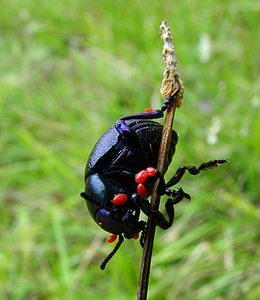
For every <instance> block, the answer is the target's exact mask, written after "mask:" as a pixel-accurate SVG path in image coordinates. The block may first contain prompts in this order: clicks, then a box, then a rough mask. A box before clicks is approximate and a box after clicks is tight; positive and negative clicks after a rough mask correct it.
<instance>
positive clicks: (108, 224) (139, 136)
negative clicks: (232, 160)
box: [81, 97, 226, 270]
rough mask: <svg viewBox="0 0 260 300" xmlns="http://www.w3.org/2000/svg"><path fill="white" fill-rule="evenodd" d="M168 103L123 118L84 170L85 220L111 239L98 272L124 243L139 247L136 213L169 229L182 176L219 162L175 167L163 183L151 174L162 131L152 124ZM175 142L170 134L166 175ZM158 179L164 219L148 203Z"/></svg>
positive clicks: (181, 192) (100, 142) (181, 196)
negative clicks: (134, 241) (88, 218)
mask: <svg viewBox="0 0 260 300" xmlns="http://www.w3.org/2000/svg"><path fill="white" fill-rule="evenodd" d="M171 101H172V99H171V98H170V97H169V98H167V99H166V101H165V103H164V104H163V105H162V107H161V109H160V110H149V109H148V110H147V111H146V112H144V113H139V114H134V115H129V116H124V117H122V118H120V119H119V120H118V121H117V122H116V123H115V125H114V126H113V127H111V128H110V129H108V130H107V131H106V132H105V133H104V134H103V135H102V137H101V138H100V139H99V140H98V142H97V143H96V145H95V146H94V148H93V150H92V152H91V154H90V156H89V159H88V162H87V165H86V168H85V191H84V192H83V193H81V196H82V197H83V198H84V199H85V200H86V204H87V207H88V210H89V213H90V215H91V217H92V218H93V219H94V221H95V222H96V223H97V224H98V225H99V226H100V227H101V228H102V229H104V230H105V231H107V232H109V233H110V234H111V235H110V236H109V238H108V239H107V241H108V242H110V243H111V242H114V241H115V240H116V239H117V238H118V241H117V244H116V246H115V247H114V249H113V250H112V252H111V253H110V254H109V255H108V256H107V257H106V258H105V259H104V261H103V262H102V263H101V265H100V268H101V269H102V270H103V269H105V267H106V264H107V263H108V261H109V260H110V259H111V258H112V257H113V255H114V254H115V253H116V252H117V250H118V249H119V247H120V246H121V244H122V242H123V241H124V238H126V239H131V238H134V239H138V236H139V234H140V233H141V237H140V244H141V246H143V245H144V240H145V232H146V225H147V223H146V222H145V221H144V220H140V213H141V212H143V213H144V214H145V215H146V216H148V217H152V218H153V221H154V223H155V224H156V225H157V226H159V227H160V228H162V229H168V228H169V227H170V226H171V225H172V224H173V219H174V205H175V204H177V203H179V202H180V201H181V200H183V199H185V198H186V199H188V200H190V199H191V197H190V195H189V194H187V193H186V192H184V190H183V189H182V188H181V187H179V188H177V189H171V188H172V187H173V186H175V185H176V184H177V183H178V182H179V181H180V180H181V178H182V177H183V175H184V174H185V172H186V171H187V172H188V173H190V174H191V175H197V174H198V173H200V171H204V170H207V169H211V168H214V167H217V166H218V165H220V164H223V163H225V162H226V160H225V159H220V160H211V161H208V162H205V163H202V164H201V165H200V166H199V167H195V166H192V167H187V166H181V167H180V168H178V169H177V171H176V173H175V174H174V175H173V176H172V177H171V178H170V180H169V181H168V182H165V181H164V178H163V176H162V175H161V174H160V172H159V171H158V170H156V166H157V159H158V153H159V147H160V142H161V136H162V129H163V126H162V125H161V124H160V123H159V122H157V121H154V120H155V119H159V118H161V117H163V112H164V111H165V110H166V109H167V107H168V105H169V104H170V103H171ZM177 142H178V135H177V133H176V131H174V130H172V136H171V143H170V150H169V154H168V157H167V159H166V170H167V168H168V166H169V165H170V163H171V160H172V157H173V155H174V152H175V148H176V145H177ZM157 179H159V184H158V188H157V189H158V192H159V194H160V195H166V196H168V199H167V201H166V202H165V211H166V214H167V218H166V217H165V216H164V215H163V214H162V213H161V212H160V211H159V210H154V209H153V208H152V206H151V204H150V202H149V200H148V197H149V196H150V195H151V192H152V187H153V184H154V183H155V181H156V180H157Z"/></svg>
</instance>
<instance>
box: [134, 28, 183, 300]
mask: <svg viewBox="0 0 260 300" xmlns="http://www.w3.org/2000/svg"><path fill="white" fill-rule="evenodd" d="M161 30H162V39H163V41H164V51H163V54H164V59H165V61H166V64H167V66H166V70H165V72H164V78H163V83H162V87H161V92H162V94H163V95H164V97H166V96H171V97H172V99H173V102H172V104H171V105H170V106H169V107H168V109H167V112H166V117H165V123H164V126H163V132H162V139H161V144H160V149H159V156H158V163H157V169H158V170H159V171H160V172H161V173H162V174H163V175H164V173H165V161H166V158H167V157H168V153H169V148H170V142H171V133H172V125H173V120H174V115H175V110H176V107H180V106H181V103H182V102H181V100H182V96H183V86H182V84H181V80H180V77H179V74H178V72H177V68H176V65H177V61H176V58H175V56H174V55H173V50H174V48H173V45H172V41H171V34H170V29H169V28H168V27H167V26H166V22H162V25H161ZM158 182H159V181H157V182H156V183H155V185H154V187H153V192H152V199H151V205H152V207H153V209H155V210H158V209H159V206H160V195H159V194H158V192H157V186H158ZM155 228H156V226H155V224H154V222H153V219H152V218H151V217H150V218H148V222H147V232H146V239H145V244H144V250H143V256H142V262H141V271H140V279H139V286H138V290H137V300H146V299H147V292H148V283H149V275H150V266H151V259H152V251H153V243H154V235H155Z"/></svg>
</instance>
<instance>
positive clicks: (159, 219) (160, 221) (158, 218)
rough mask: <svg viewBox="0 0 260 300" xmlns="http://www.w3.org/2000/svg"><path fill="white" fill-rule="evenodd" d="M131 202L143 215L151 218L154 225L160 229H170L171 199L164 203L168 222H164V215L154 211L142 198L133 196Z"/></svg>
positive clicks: (172, 209)
mask: <svg viewBox="0 0 260 300" xmlns="http://www.w3.org/2000/svg"><path fill="white" fill-rule="evenodd" d="M132 200H133V201H134V202H135V203H136V204H137V205H138V206H139V207H140V209H141V210H142V212H143V213H144V214H146V215H147V216H148V217H152V218H153V220H154V222H155V224H156V225H158V226H159V227H160V228H162V229H168V228H169V227H171V225H172V223H173V219H174V208H173V201H172V199H168V200H167V201H166V203H165V209H166V213H167V215H168V218H169V220H166V218H165V217H164V215H163V214H162V213H161V212H160V211H159V210H154V209H153V208H152V206H151V204H150V202H149V201H148V200H147V199H146V198H143V197H141V196H139V195H138V194H133V195H132Z"/></svg>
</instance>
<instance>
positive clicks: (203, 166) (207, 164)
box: [165, 159, 227, 188]
mask: <svg viewBox="0 0 260 300" xmlns="http://www.w3.org/2000/svg"><path fill="white" fill-rule="evenodd" d="M225 162H227V160H226V159H215V160H210V161H208V162H205V163H202V164H201V165H200V166H199V167H195V166H193V167H186V166H182V167H180V168H179V169H178V170H177V171H176V173H175V174H174V175H173V177H172V178H171V179H170V180H169V181H168V182H167V183H166V185H165V187H166V188H168V187H171V186H173V185H175V184H176V183H178V182H179V181H180V180H181V178H182V177H183V175H184V174H185V172H186V171H188V172H189V173H190V174H191V175H197V174H199V173H200V171H205V170H208V169H212V168H216V167H218V166H219V165H221V164H224V163H225Z"/></svg>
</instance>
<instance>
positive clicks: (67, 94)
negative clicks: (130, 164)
mask: <svg viewBox="0 0 260 300" xmlns="http://www.w3.org/2000/svg"><path fill="white" fill-rule="evenodd" d="M259 12H260V5H259V2H258V1H256V0H251V1H242V0H238V1H229V0H228V1H226V0H225V1H224V0H219V1H217V0H215V1H213V0H212V1H209V0H201V1H192V0H183V1H170V0H165V1H155V0H153V1H149V2H148V1H146V2H145V1H129V0H125V1H118V0H114V1H105V0H100V1H86V0H85V1H83V0H71V1H69V0H68V1H32V0H24V1H18V0H8V1H7V0H2V1H1V10H0V112H1V115H0V122H1V123H0V126H1V137H0V147H1V161H0V164H1V169H0V180H1V187H0V205H1V208H0V233H1V239H0V299H30V300H31V299H72V300H73V299H100V297H103V299H113V300H114V299H121V300H122V299H123V300H124V299H135V297H136V296H135V295H136V286H137V282H138V277H139V264H140V258H141V248H140V247H139V243H138V242H135V241H133V240H130V241H125V243H124V244H123V246H122V247H121V249H120V251H119V252H118V254H117V255H116V256H115V257H114V258H113V260H112V261H111V262H110V264H109V265H108V267H107V269H106V271H104V272H101V271H100V270H99V263H100V262H101V261H102V259H103V258H104V257H105V256H106V255H107V253H108V252H109V251H110V250H111V248H112V246H111V245H108V244H107V243H105V242H104V240H105V238H106V237H107V234H106V233H105V232H103V231H102V230H101V229H100V228H98V226H96V225H95V224H94V222H93V221H92V220H91V219H90V217H89V214H88V212H87V210H86V207H85V203H84V201H83V200H82V199H81V198H80V197H79V193H80V192H81V191H83V186H84V183H83V170H84V167H85V163H86V161H87V158H88V155H89V153H90V151H91V149H92V147H93V145H94V144H95V142H96V141H97V139H98V138H99V137H100V136H101V135H102V133H103V132H104V131H105V130H106V129H107V128H108V127H110V126H112V125H113V123H114V122H115V120H117V119H118V118H120V116H122V115H127V114H131V113H136V112H140V111H143V109H144V107H146V106H152V107H153V108H158V107H160V103H161V101H162V100H161V96H160V93H159V89H160V84H161V79H162V73H163V70H164V67H165V65H164V63H163V61H162V55H161V51H162V42H161V40H160V31H159V26H160V23H161V21H162V20H163V19H166V20H167V21H168V25H169V26H170V27H171V30H172V32H173V34H174V43H175V47H176V55H177V57H178V61H179V71H180V73H181V76H182V79H183V81H184V85H185V98H184V105H183V107H182V108H181V109H179V110H178V111H177V114H176V118H175V123H174V127H175V129H176V130H177V131H178V133H179V137H180V141H179V144H178V147H177V153H176V155H175V156H174V159H173V163H172V165H171V167H170V168H169V171H168V173H167V177H169V176H170V174H173V172H174V171H175V170H176V169H177V168H178V167H179V166H180V165H183V164H186V165H193V164H195V165H197V164H199V163H201V162H203V161H207V160H210V159H215V158H229V164H226V165H223V166H221V167H219V168H218V169H215V170H212V171H208V172H206V173H203V174H201V175H199V176H196V177H193V178H192V176H190V175H186V176H185V178H184V179H183V180H182V182H181V185H182V187H183V188H184V189H185V191H186V192H188V193H190V194H191V195H192V197H193V200H192V201H191V202H190V203H188V202H185V201H184V202H182V203H181V204H179V205H178V206H177V207H176V219H175V223H174V226H173V227H172V228H171V229H169V230H168V231H165V232H164V231H162V230H160V229H158V230H157V234H156V241H155V247H154V252H153V261H152V262H153V264H152V272H151V278H150V286H149V299H153V300H157V299H158V300H161V299H167V300H172V299H177V300H179V299H185V300H186V299H188V300H194V299H200V300H206V299H209V300H211V299H217V300H221V299H250V300H253V299H255V300H256V299H260V286H259V285H258V284H259V282H260V262H259V257H260V251H259V241H260V236H259V226H260V222H259V216H260V208H259V197H260V188H259V173H260V161H259V157H260V110H259V108H260V97H259V93H258V94H257V92H259V89H258V88H259V83H260V80H259V66H260V61H259V51H260V49H259V48H260V47H259V36H260V32H259V17H260V13H259ZM162 201H163V200H162Z"/></svg>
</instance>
